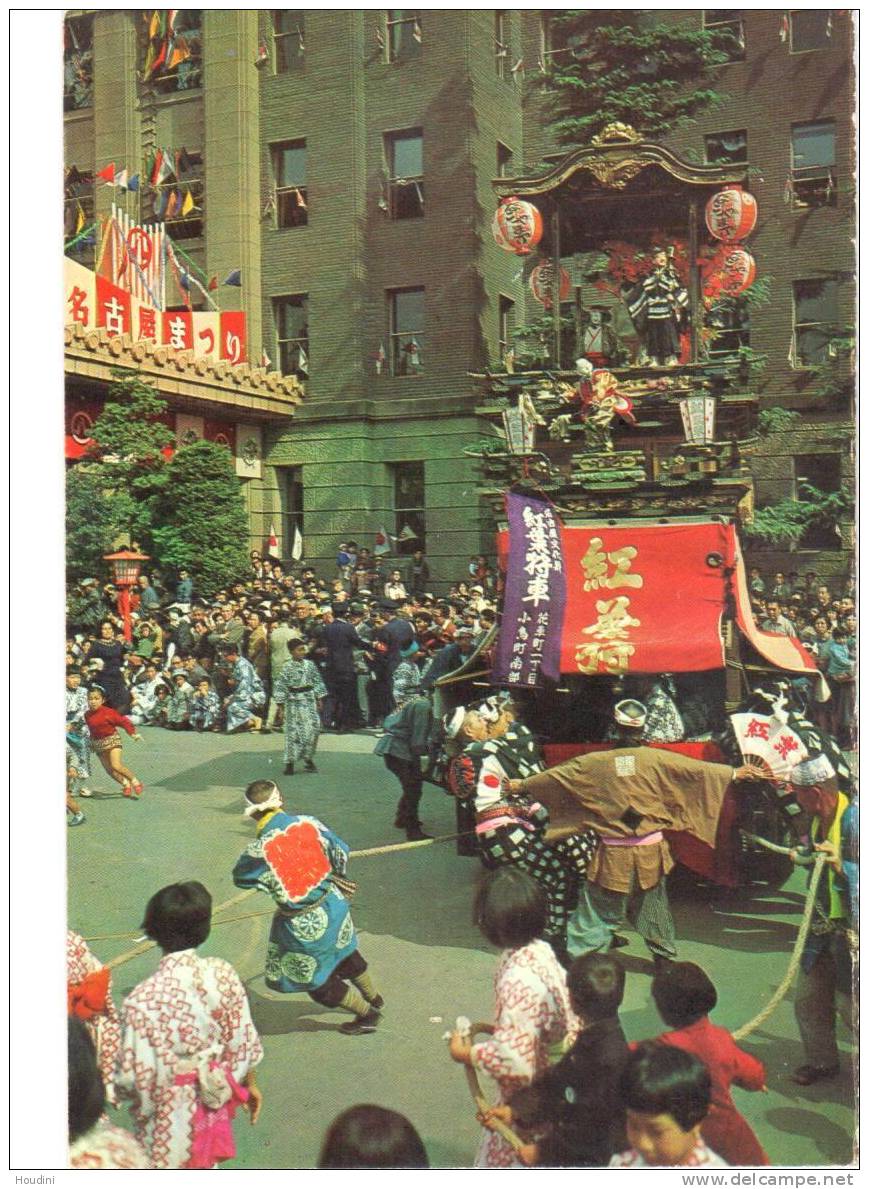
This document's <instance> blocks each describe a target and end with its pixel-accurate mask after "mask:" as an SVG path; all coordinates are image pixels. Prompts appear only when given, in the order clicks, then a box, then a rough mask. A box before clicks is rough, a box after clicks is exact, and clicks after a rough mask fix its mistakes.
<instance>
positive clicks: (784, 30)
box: [778, 12, 791, 42]
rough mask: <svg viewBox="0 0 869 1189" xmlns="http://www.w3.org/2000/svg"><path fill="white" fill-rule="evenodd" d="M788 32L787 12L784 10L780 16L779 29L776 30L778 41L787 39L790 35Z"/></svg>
mask: <svg viewBox="0 0 869 1189" xmlns="http://www.w3.org/2000/svg"><path fill="white" fill-rule="evenodd" d="M790 32H791V22H790V19H789V18H788V14H787V13H786V12H783V13H782V17H781V24H780V25H779V30H778V39H779V41H781V42H785V41H787V39H788V37H789V36H790Z"/></svg>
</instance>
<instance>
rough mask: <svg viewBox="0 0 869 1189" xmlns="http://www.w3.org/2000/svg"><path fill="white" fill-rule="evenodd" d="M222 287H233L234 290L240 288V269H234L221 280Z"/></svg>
mask: <svg viewBox="0 0 869 1189" xmlns="http://www.w3.org/2000/svg"><path fill="white" fill-rule="evenodd" d="M223 283H224V285H235V286H236V288H238V289H240V288H241V269H240V268H234V269H233V270H232V272H231V273H229V274H228V275H227V276H226V277H224V280H223Z"/></svg>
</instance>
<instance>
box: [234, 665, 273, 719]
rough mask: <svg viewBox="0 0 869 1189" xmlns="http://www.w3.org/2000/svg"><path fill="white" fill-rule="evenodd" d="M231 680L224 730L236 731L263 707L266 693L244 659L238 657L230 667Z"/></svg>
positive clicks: (251, 666)
mask: <svg viewBox="0 0 869 1189" xmlns="http://www.w3.org/2000/svg"><path fill="white" fill-rule="evenodd" d="M232 680H233V682H234V683H235V685H234V688H233V691H232V694H231V695H230V698H229V701H228V702H227V704H226V729H227V731H237V730H238V728H239V727H243V726H244V725H245V723H248V722H250V720H251V719H252V718H254V717H255V716H256V712H257V710H259V709H261V708H262V707H263V706H264V705H265V700H266V691H265V686H264V685H263V683H262V681H260V679H259V677H258V676H257V671H256V669H255V668H254V667H253V665H252V664H251V663H250V661H249V660H246V659H245V657H243V656H240V657H239V658H238V660H237V661H236V662H235V664H234V665H233V666H232Z"/></svg>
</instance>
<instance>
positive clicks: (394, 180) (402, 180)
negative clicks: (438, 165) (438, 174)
mask: <svg viewBox="0 0 869 1189" xmlns="http://www.w3.org/2000/svg"><path fill="white" fill-rule="evenodd" d="M383 141H384V149H385V152H386V173H387V178H388V183H389V217H390V218H391V219H418V218H420V217H421V216H422V215H423V214H425V194H424V191H423V175H422V129H421V128H408V129H407V131H405V132H388V133H387V134H386V136H384V138H383Z"/></svg>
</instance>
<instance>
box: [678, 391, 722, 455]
mask: <svg viewBox="0 0 869 1189" xmlns="http://www.w3.org/2000/svg"><path fill="white" fill-rule="evenodd" d="M679 411H680V412H681V414H682V428H683V429H684V430H685V443H686V445H688V446H706V445H708V444H709V443H710V442H711V441H713V440H714V438H715V397H714V396H683V397H682V399H681V400H680V401H679Z"/></svg>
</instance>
